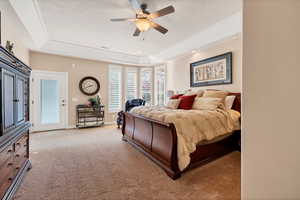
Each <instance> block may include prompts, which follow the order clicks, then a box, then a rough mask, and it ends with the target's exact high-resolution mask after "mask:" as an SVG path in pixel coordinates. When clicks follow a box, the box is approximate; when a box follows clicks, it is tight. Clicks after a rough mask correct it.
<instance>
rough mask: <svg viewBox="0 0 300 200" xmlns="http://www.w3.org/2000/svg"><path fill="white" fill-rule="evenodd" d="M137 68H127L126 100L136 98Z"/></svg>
mask: <svg viewBox="0 0 300 200" xmlns="http://www.w3.org/2000/svg"><path fill="white" fill-rule="evenodd" d="M137 75H138V71H137V68H133V67H132V68H126V100H131V99H136V98H137V96H138V94H137Z"/></svg>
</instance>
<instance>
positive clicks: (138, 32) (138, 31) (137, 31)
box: [133, 28, 141, 36]
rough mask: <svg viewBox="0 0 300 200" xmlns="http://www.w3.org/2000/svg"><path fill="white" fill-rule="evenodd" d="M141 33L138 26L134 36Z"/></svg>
mask: <svg viewBox="0 0 300 200" xmlns="http://www.w3.org/2000/svg"><path fill="white" fill-rule="evenodd" d="M140 33H141V31H140V29H138V28H137V29H135V32H134V34H133V36H139V35H140Z"/></svg>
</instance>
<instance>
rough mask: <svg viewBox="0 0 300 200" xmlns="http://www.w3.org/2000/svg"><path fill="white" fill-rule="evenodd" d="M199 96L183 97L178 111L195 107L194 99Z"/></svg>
mask: <svg viewBox="0 0 300 200" xmlns="http://www.w3.org/2000/svg"><path fill="white" fill-rule="evenodd" d="M196 96H197V95H191V96H181V97H179V99H180V104H179V106H178V109H184V110H190V109H192V107H193V103H194V99H195V97H196Z"/></svg>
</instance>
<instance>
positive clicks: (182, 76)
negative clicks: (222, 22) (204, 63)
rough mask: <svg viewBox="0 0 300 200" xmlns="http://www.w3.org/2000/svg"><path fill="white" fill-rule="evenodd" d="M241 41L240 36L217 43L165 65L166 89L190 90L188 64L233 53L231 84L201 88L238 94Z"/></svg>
mask: <svg viewBox="0 0 300 200" xmlns="http://www.w3.org/2000/svg"><path fill="white" fill-rule="evenodd" d="M241 46H242V41H241V36H239V35H238V36H236V37H234V38H231V39H228V40H225V41H222V42H219V43H218V44H215V45H211V46H210V47H208V48H206V49H203V50H200V51H198V52H197V53H190V54H188V55H184V56H180V57H178V58H176V59H174V60H171V61H169V62H168V63H167V70H168V77H167V89H168V90H174V91H182V90H187V89H189V88H190V63H192V62H196V61H199V60H202V59H205V58H209V57H213V56H217V55H220V54H223V53H227V52H230V51H232V52H233V69H232V70H233V84H230V85H218V86H209V87H201V88H203V89H206V88H215V89H224V90H229V91H233V92H240V91H241V87H242V84H241V83H242V50H241ZM194 89H195V88H194Z"/></svg>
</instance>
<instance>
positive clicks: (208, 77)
mask: <svg viewBox="0 0 300 200" xmlns="http://www.w3.org/2000/svg"><path fill="white" fill-rule="evenodd" d="M223 84H232V52H228V53H225V54H222V55H218V56H214V57H211V58H207V59H204V60H200V61H197V62H194V63H191V64H190V86H191V87H203V86H211V85H223Z"/></svg>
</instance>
